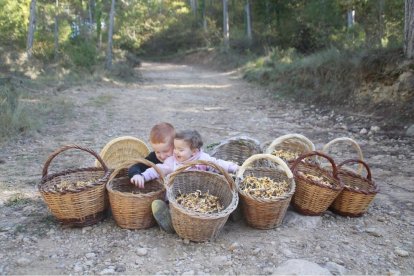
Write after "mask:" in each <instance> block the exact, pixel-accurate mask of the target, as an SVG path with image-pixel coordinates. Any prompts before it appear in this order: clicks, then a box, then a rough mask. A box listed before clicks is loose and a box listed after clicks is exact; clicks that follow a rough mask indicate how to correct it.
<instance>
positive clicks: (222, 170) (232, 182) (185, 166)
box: [166, 160, 236, 192]
mask: <svg viewBox="0 0 414 276" xmlns="http://www.w3.org/2000/svg"><path fill="white" fill-rule="evenodd" d="M195 165H206V166H209V167H212V168H214V169H216V170H217V171H219V172H220V173H221V174H222V175H223V176H224V177H225V178H226V180H227V182H228V183H229V186H230V189H231V190H232V191H233V192H235V191H236V185H235V184H234V180H233V178H232V177H231V176H230V175H229V174H228V173H227V172H226V171H225V170H224V169H223V168H222V167H220V166H218V165H216V164H214V163H213V162H210V161H205V160H195V161H191V162H188V163H187V164H185V165H183V166H181V167H179V168H178V169H177V170H176V171H174V172H173V173H171V174H170V175H169V176H168V181H167V185H166V186H167V187H169V186H171V185H172V184H171V183H172V182H173V180H174V178H175V177H176V176H177V174H179V173H181V172H183V171H185V170H187V169H188V168H190V167H192V166H195Z"/></svg>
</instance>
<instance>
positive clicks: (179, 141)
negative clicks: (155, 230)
mask: <svg viewBox="0 0 414 276" xmlns="http://www.w3.org/2000/svg"><path fill="white" fill-rule="evenodd" d="M202 146H203V140H202V139H201V135H200V134H199V133H198V132H197V131H195V130H185V131H181V132H178V133H177V134H176V135H175V138H174V153H173V155H172V156H170V157H168V158H167V159H165V160H164V163H158V164H157V167H158V168H160V170H161V171H162V172H163V173H164V175H168V174H170V173H172V172H173V171H175V170H176V169H177V168H179V167H180V166H182V165H184V164H185V163H188V162H191V161H194V160H205V161H210V162H213V163H214V164H216V165H218V166H221V167H222V168H223V169H224V170H226V171H227V172H229V173H235V172H236V171H237V170H238V169H239V166H238V165H237V164H235V163H233V162H229V161H224V160H220V159H216V158H214V157H211V156H210V155H208V154H207V153H205V152H203V151H202V149H201V147H202ZM189 169H196V170H206V171H207V170H213V168H210V167H209V166H205V165H197V166H194V167H191V168H189ZM158 177H159V175H158V173H157V172H156V171H155V169H154V168H148V169H147V170H145V172H143V173H142V174H140V175H136V178H135V182H134V183H135V184H136V185H137V186H138V187H140V188H143V187H144V184H145V182H147V181H150V180H153V179H156V178H158ZM151 208H152V213H153V215H154V218H155V220H156V221H157V223H158V225H159V226H160V227H161V229H163V230H164V231H166V232H167V233H174V228H173V226H172V221H171V214H170V212H169V209H168V206H167V204H166V203H165V202H164V201H162V200H159V199H157V200H154V201H153V202H152V205H151Z"/></svg>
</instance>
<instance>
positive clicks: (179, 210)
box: [167, 160, 239, 242]
mask: <svg viewBox="0 0 414 276" xmlns="http://www.w3.org/2000/svg"><path fill="white" fill-rule="evenodd" d="M195 165H205V166H209V167H211V168H213V169H215V170H217V171H219V172H220V173H221V174H222V175H220V174H216V173H214V172H209V171H197V170H190V169H191V167H192V166H195ZM197 190H199V191H201V192H202V193H206V192H208V193H209V194H211V195H214V196H217V197H218V198H219V200H220V202H221V204H222V205H223V207H224V208H223V210H221V211H220V212H217V213H212V214H204V213H198V212H195V211H192V210H189V209H187V208H184V207H183V206H182V205H180V204H178V203H177V200H176V197H177V196H178V195H179V194H180V193H181V194H188V193H192V192H195V191H197ZM167 198H168V200H169V202H170V212H171V218H172V224H173V226H174V229H175V231H176V233H177V234H178V235H179V236H180V237H181V238H183V239H188V240H191V241H196V242H203V241H208V240H212V239H214V238H216V237H217V235H218V234H219V233H220V230H221V229H222V228H223V226H224V224H225V223H226V221H227V219H228V217H229V215H230V213H231V212H233V211H234V209H236V207H237V203H238V201H239V197H238V194H237V191H236V188H235V184H234V181H233V178H231V176H230V175H229V174H228V173H227V172H225V171H224V170H223V169H222V168H221V167H220V166H217V165H215V164H214V163H211V162H208V161H202V160H198V161H193V162H190V163H188V164H186V165H184V166H182V167H180V168H179V169H177V170H176V171H175V172H173V173H171V174H170V175H169V177H168V181H167Z"/></svg>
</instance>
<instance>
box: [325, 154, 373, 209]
mask: <svg viewBox="0 0 414 276" xmlns="http://www.w3.org/2000/svg"><path fill="white" fill-rule="evenodd" d="M350 163H359V164H362V165H363V167H364V168H365V169H366V171H367V176H366V177H363V176H361V175H359V174H356V173H354V172H352V171H349V170H346V169H344V168H342V166H344V165H345V164H350ZM338 177H339V179H340V180H341V182H342V183H343V184H344V189H343V190H342V192H341V193H340V194H339V195H338V197H337V198H336V199H335V200H334V202H333V203H332V204H331V206H330V207H329V209H330V210H332V211H333V212H334V213H337V214H339V215H341V216H348V217H360V216H362V215H363V214H364V213H365V212H366V211H367V210H368V207H369V204H370V203H371V202H372V200H373V199H374V197H375V195H376V194H377V193H378V192H379V189H378V186H377V185H376V184H375V183H374V181H372V177H371V170H370V169H369V166H368V165H367V164H366V163H365V162H364V161H362V160H356V159H350V160H346V161H344V162H342V163H341V164H339V165H338Z"/></svg>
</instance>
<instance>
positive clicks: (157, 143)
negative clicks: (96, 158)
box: [128, 122, 175, 185]
mask: <svg viewBox="0 0 414 276" xmlns="http://www.w3.org/2000/svg"><path fill="white" fill-rule="evenodd" d="M174 137H175V129H174V127H173V126H172V125H171V124H170V123H166V122H161V123H158V124H156V125H154V126H153V127H152V128H151V131H150V135H149V142H150V144H151V147H152V148H153V150H154V151H152V152H150V153H149V154H148V156H147V157H145V159H147V160H148V161H151V162H152V163H154V164H159V163H162V162H164V161H165V160H166V159H167V158H168V157H170V156H172V155H173V149H174ZM148 168H149V166H147V165H144V164H141V163H137V164H135V165H133V166H131V167H130V168H129V169H128V176H129V178H130V181H131V183H132V184H134V185H138V182H137V178H138V177H137V176H138V175H140V174H141V173H143V172H144V171H145V170H146V169H148Z"/></svg>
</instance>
